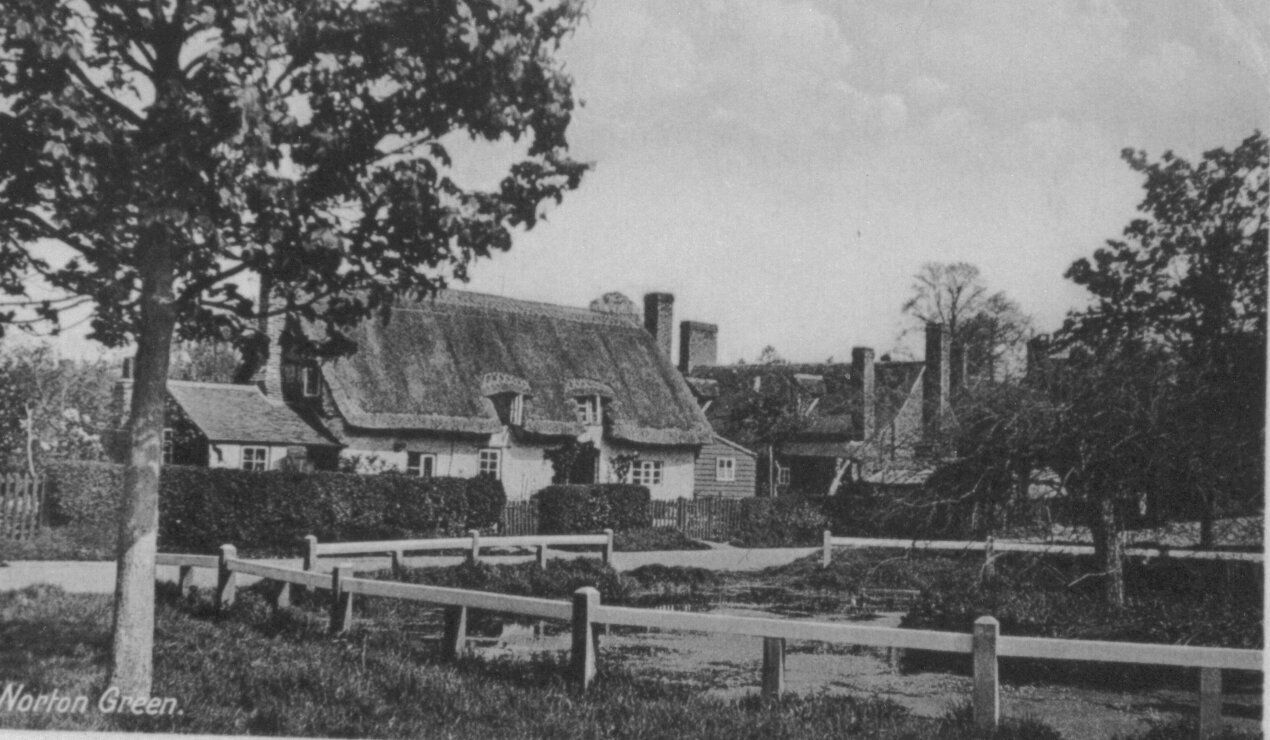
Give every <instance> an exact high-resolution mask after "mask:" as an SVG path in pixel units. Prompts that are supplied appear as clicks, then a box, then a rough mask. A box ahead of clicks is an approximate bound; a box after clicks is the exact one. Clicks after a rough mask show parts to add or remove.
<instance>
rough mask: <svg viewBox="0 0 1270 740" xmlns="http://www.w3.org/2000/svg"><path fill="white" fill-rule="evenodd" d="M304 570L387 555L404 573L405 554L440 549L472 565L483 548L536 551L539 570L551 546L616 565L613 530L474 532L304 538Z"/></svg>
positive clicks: (309, 536) (543, 565) (396, 568)
mask: <svg viewBox="0 0 1270 740" xmlns="http://www.w3.org/2000/svg"><path fill="white" fill-rule="evenodd" d="M304 543H305V545H304V569H305V570H314V569H315V568H316V567H317V562H318V558H321V557H331V556H334V555H344V556H351V555H387V556H389V557H390V558H392V569H393V571H394V572H398V573H399V572H401V569H402V567H403V565H404V559H405V556H406V553H411V552H436V551H438V550H464V551H466V552H467V557H468V559H469V560H471V561H472V562H478V561H480V559H481V550H483V549H491V550H492V549H533V550H535V551H536V552H537V556H538V567H540V568H545V567H547V548H549V547H560V546H567V547H595V548H599V550H600V558H601V559H602V560H603V561H604V564H605V565H610V564H612V562H613V530H611V529H606V530H604V533H603V534H534V535H520V536H514V537H502V536H497V537H487V536H482V535H481V533H480V532H479V531H477V530H475V529H473V530H469V531H468V536H467V537H441V538H436V539H420V540H381V541H378V542H318V540H317V537H315V536H313V535H311V534H310V535H306V536H305V538H304Z"/></svg>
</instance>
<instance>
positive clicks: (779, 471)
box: [776, 463, 789, 486]
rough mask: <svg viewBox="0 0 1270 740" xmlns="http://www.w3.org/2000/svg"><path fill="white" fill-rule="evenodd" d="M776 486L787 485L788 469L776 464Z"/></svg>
mask: <svg viewBox="0 0 1270 740" xmlns="http://www.w3.org/2000/svg"><path fill="white" fill-rule="evenodd" d="M776 485H778V486H788V485H789V468H787V467H785V466H784V465H781V464H780V463H776Z"/></svg>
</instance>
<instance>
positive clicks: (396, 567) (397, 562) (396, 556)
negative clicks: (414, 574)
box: [388, 550, 405, 578]
mask: <svg viewBox="0 0 1270 740" xmlns="http://www.w3.org/2000/svg"><path fill="white" fill-rule="evenodd" d="M388 554H389V556H390V557H392V575H393V578H401V573H402V571H404V570H405V566H404V565H403V564H402V562H401V561H402V560H403V559H404V556H403V555H402V553H401V550H393V551H392V552H390V553H388Z"/></svg>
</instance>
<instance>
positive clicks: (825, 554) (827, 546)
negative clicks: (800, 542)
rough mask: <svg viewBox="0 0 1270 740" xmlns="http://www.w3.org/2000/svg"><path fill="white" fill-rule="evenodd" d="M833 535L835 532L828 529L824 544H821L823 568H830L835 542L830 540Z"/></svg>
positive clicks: (821, 565) (821, 564)
mask: <svg viewBox="0 0 1270 740" xmlns="http://www.w3.org/2000/svg"><path fill="white" fill-rule="evenodd" d="M832 536H833V533H832V532H830V531H829V530H827V529H826V530H825V539H824V544H823V545H821V551H820V567H821V568H828V567H829V563H830V561H832V560H833V544H832V543H830V542H829V538H830V537H832Z"/></svg>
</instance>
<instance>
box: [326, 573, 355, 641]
mask: <svg viewBox="0 0 1270 740" xmlns="http://www.w3.org/2000/svg"><path fill="white" fill-rule="evenodd" d="M352 575H353V564H352V563H340V564H339V565H337V566H335V567H334V568H332V569H331V634H333V635H338V634H340V633H342V632H344V631H345V630H347V629H348V628H349V625H351V624H352V623H353V595H352V594H350V593H348V592H347V591H345V590H344V579H345V578H347V577H350V576H352Z"/></svg>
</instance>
